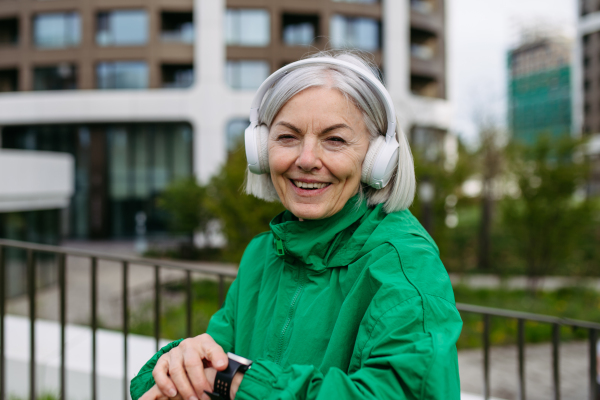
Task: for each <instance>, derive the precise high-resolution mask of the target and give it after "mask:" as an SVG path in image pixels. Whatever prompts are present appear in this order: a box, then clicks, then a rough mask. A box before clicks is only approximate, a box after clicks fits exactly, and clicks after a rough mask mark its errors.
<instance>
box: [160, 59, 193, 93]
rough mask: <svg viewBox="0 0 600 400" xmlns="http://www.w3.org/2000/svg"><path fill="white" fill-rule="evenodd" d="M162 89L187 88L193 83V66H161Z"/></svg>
mask: <svg viewBox="0 0 600 400" xmlns="http://www.w3.org/2000/svg"><path fill="white" fill-rule="evenodd" d="M161 72H162V87H164V88H187V87H190V86H192V84H193V83H194V66H193V65H191V64H182V65H179V64H163V65H162V67H161Z"/></svg>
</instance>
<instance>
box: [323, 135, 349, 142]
mask: <svg viewBox="0 0 600 400" xmlns="http://www.w3.org/2000/svg"><path fill="white" fill-rule="evenodd" d="M327 141H328V142H332V143H335V144H343V143H346V141H345V140H344V139H342V138H341V137H339V136H330V137H328V138H327Z"/></svg>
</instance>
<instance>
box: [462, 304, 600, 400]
mask: <svg viewBox="0 0 600 400" xmlns="http://www.w3.org/2000/svg"><path fill="white" fill-rule="evenodd" d="M456 307H457V308H458V310H459V311H462V312H467V313H475V314H480V315H481V316H482V318H483V337H482V341H483V349H482V350H483V397H484V398H485V399H486V400H488V399H489V398H490V319H491V317H501V318H507V319H513V320H514V319H516V320H517V337H516V339H517V364H518V369H517V377H518V379H517V380H518V385H519V400H525V399H526V394H525V322H527V321H533V322H541V323H546V324H549V325H550V326H551V327H552V389H553V393H554V397H553V399H554V400H560V359H559V347H560V328H561V326H568V327H571V328H575V329H586V330H587V331H588V345H589V400H597V399H598V384H597V381H596V377H597V373H598V371H597V370H596V368H597V364H596V363H597V361H596V359H597V354H596V353H597V347H596V341H597V339H598V331H600V324H598V323H594V322H587V321H578V320H573V319H568V318H558V317H552V316H548V315H539V314H531V313H525V312H518V311H511V310H503V309H498V308H490V307H481V306H475V305H471V304H462V303H457V304H456Z"/></svg>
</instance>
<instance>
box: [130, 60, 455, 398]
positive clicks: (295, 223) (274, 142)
mask: <svg viewBox="0 0 600 400" xmlns="http://www.w3.org/2000/svg"><path fill="white" fill-rule="evenodd" d="M267 89H268V91H267ZM395 121H396V120H395V116H394V110H393V104H392V103H391V99H390V97H389V94H388V93H387V92H386V91H385V89H384V88H383V86H382V85H381V83H379V81H378V80H377V79H376V78H375V75H374V74H373V73H372V72H371V70H370V69H369V65H368V64H367V63H366V62H365V61H363V60H361V59H360V58H359V57H357V56H355V55H352V54H348V53H342V54H337V55H331V54H329V53H320V54H317V56H316V57H315V58H311V59H307V60H303V61H300V62H297V63H293V64H291V66H286V67H284V68H283V69H282V70H280V71H278V72H276V73H275V74H273V75H272V76H271V77H269V78H268V79H267V81H265V84H263V86H261V88H260V89H259V91H258V94H257V97H256V99H255V101H254V105H253V108H252V110H251V126H250V127H249V128H248V129H247V130H246V152H247V156H248V162H249V172H248V175H247V182H246V191H247V192H248V193H249V194H253V195H255V196H257V197H260V198H263V199H265V200H270V201H273V200H278V201H281V202H282V204H283V205H284V206H285V208H286V209H287V211H285V212H284V213H282V214H280V215H278V216H276V217H275V218H274V219H273V221H271V224H270V225H271V231H269V232H265V233H263V234H260V235H258V236H257V237H255V238H254V239H253V240H252V242H251V243H250V244H249V245H248V248H247V249H246V251H245V253H244V256H243V258H242V261H241V263H240V268H239V273H238V276H237V279H236V280H235V281H234V283H233V284H232V286H231V288H230V290H229V292H228V294H227V299H226V302H225V305H224V306H223V308H222V309H221V310H219V311H218V312H217V313H216V314H215V315H214V316H213V317H212V319H211V321H210V324H209V326H208V330H207V333H205V334H203V335H200V336H197V337H195V338H190V339H186V340H184V341H181V340H180V341H176V342H173V343H171V344H170V345H168V346H166V347H164V348H163V349H161V351H159V352H158V353H157V354H156V355H155V356H154V357H153V358H152V359H151V360H150V361H149V362H148V363H147V364H146V365H145V366H144V367H143V368H142V370H141V371H140V373H139V374H138V376H137V377H136V378H134V379H133V381H132V384H131V392H132V398H133V399H134V400H136V399H138V398H140V396H141V399H142V400H155V399H167V398H176V399H185V400H197V399H199V398H203V399H205V398H206V399H208V398H209V396H210V397H211V398H227V397H228V398H231V399H233V398H236V399H267V398H268V399H296V398H298V399H304V398H307V399H317V398H318V399H340V398H343V399H346V398H373V399H387V398H389V399H405V398H406V399H459V397H460V384H459V376H458V365H457V354H456V346H455V343H456V340H457V338H458V335H459V334H460V329H461V326H462V322H461V319H460V316H459V314H458V312H457V310H456V307H455V302H454V296H453V293H452V287H451V285H450V281H449V279H448V275H447V273H446V271H445V269H444V267H443V265H442V263H441V261H440V259H439V252H438V249H437V247H436V245H435V243H434V242H433V240H432V239H431V238H430V237H429V235H428V234H427V233H426V231H425V230H424V229H423V228H422V227H421V225H420V224H419V223H418V221H417V220H416V219H415V218H414V217H413V216H412V215H411V214H410V212H409V211H408V210H407V208H408V206H409V205H410V204H411V202H412V200H413V197H414V191H415V178H414V167H413V163H412V157H411V154H410V149H409V147H408V143H407V141H406V138H405V136H404V135H403V134H402V132H401V131H400V130H399V129H398V130H396V127H395ZM227 352H231V353H235V354H237V355H238V356H242V357H244V358H245V359H248V360H252V364H251V365H250V367H249V369H248V366H247V364H249V361H245V360H244V359H239V358H236V356H235V355H233V354H229V356H228V355H227V354H226V353H227ZM215 377H216V378H215ZM215 379H216V381H215ZM210 393H218V394H210ZM142 395H143V396H142Z"/></svg>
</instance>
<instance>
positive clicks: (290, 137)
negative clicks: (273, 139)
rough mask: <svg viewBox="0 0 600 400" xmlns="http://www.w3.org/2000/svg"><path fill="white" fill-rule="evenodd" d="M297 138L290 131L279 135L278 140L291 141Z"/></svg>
mask: <svg viewBox="0 0 600 400" xmlns="http://www.w3.org/2000/svg"><path fill="white" fill-rule="evenodd" d="M294 139H296V137H295V136H294V135H291V134H289V133H282V134H281V135H278V136H277V140H278V141H282V142H289V141H292V140H294Z"/></svg>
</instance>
